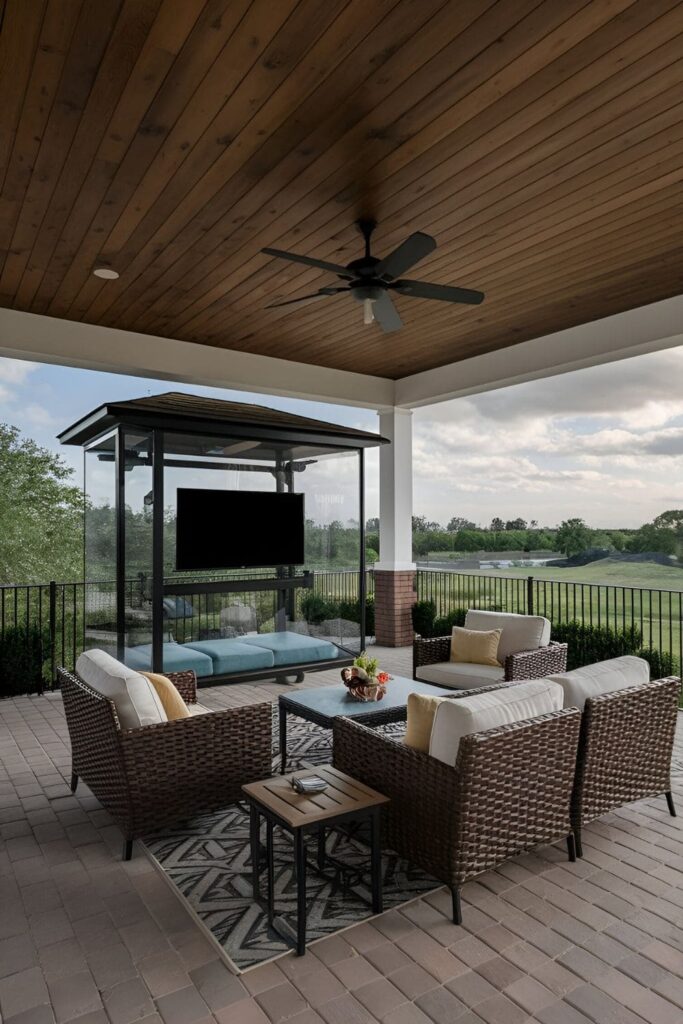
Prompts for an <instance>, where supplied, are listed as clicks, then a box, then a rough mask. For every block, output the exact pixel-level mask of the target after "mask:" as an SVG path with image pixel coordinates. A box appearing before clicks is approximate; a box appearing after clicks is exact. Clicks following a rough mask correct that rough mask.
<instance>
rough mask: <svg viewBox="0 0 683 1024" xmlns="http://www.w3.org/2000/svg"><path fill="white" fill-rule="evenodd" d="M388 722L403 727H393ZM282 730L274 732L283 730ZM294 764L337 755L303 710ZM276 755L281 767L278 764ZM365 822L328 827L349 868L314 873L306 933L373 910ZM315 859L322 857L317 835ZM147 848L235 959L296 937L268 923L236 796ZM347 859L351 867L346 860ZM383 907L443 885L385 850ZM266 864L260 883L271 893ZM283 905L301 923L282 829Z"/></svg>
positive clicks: (282, 911)
mask: <svg viewBox="0 0 683 1024" xmlns="http://www.w3.org/2000/svg"><path fill="white" fill-rule="evenodd" d="M386 728H387V729H388V730H393V729H396V728H397V727H396V726H387V727H386ZM275 734H276V733H275ZM288 754H289V758H290V766H291V770H294V769H296V768H297V767H304V766H305V765H312V764H327V763H329V762H330V761H331V760H332V749H331V733H330V732H329V731H327V730H323V729H320V728H319V727H318V726H315V725H312V724H310V723H308V722H303V721H301V720H300V719H296V718H290V719H289V720H288ZM277 766H278V765H277V758H275V759H274V765H273V767H274V769H275V770H276V769H277ZM365 839H366V837H365V834H364V832H363V830H362V829H359V830H357V831H356V832H354V831H353V830H350V832H349V834H343V833H342V832H337V831H332V832H328V837H327V853H328V854H329V855H330V856H331V857H332V858H334V861H335V862H341V863H342V864H343V865H344V868H345V870H344V871H343V872H341V871H339V870H338V869H336V868H335V867H334V866H333V865H330V866H328V868H327V869H326V871H325V877H322V876H321V875H319V874H318V873H317V872H316V871H315V870H314V869H313V868H311V869H310V870H309V871H308V872H307V880H306V892H307V899H308V917H307V936H308V941H309V942H312V941H315V940H316V939H321V938H325V937H326V936H328V935H331V934H333V933H334V932H338V931H341V930H343V929H344V928H348V927H349V926H351V925H354V924H357V923H358V922H359V921H363V920H365V919H366V918H369V917H371V916H372V910H371V907H370V905H369V901H370V885H369V881H370V879H369V854H368V847H367V845H366V842H365ZM309 841H310V843H311V849H310V852H309V861H310V860H312V859H314V858H315V852H316V851H315V837H312V838H311V839H310V840H309ZM145 846H146V847H147V851H148V853H149V854H150V855H151V857H152V858H153V859H154V860H155V861H156V863H157V865H158V867H159V868H160V869H161V871H162V872H163V873H164V875H165V876H166V878H167V880H168V881H169V882H170V883H171V884H172V885H173V886H174V887H175V889H176V891H177V892H178V893H179V894H180V896H181V897H182V898H183V899H184V900H185V901H187V904H188V905H189V907H190V908H191V910H192V911H193V912H194V914H195V915H196V917H197V918H198V920H199V921H200V922H201V924H202V925H203V926H204V928H205V929H206V930H207V931H208V933H209V934H210V935H211V937H212V938H213V939H214V940H215V942H216V943H217V944H218V946H219V947H220V950H221V952H222V953H223V955H224V956H225V957H227V959H228V960H229V961H230V963H231V965H232V966H233V967H234V968H235V969H236V970H237V971H238V972H242V971H244V970H247V969H248V968H250V967H255V966H256V965H258V964H262V963H264V962H266V961H268V960H273V959H275V958H277V957H279V956H282V955H283V954H284V953H286V952H288V950H289V949H290V946H289V945H288V943H287V942H286V940H285V939H284V938H282V937H281V935H280V934H278V931H275V930H274V929H272V928H270V927H269V925H268V919H267V916H266V914H265V911H264V909H263V908H262V906H261V905H259V904H257V903H255V902H254V901H253V900H252V891H251V861H250V849H249V814H248V810H247V808H246V806H245V805H243V804H237V805H234V806H232V807H230V808H228V809H227V810H224V811H220V812H219V813H217V814H207V815H203V816H202V817H199V818H195V819H193V820H192V821H188V822H186V823H184V824H183V825H181V826H178V827H176V828H173V829H167V830H164V831H163V832H157V833H155V834H154V835H153V836H150V837H148V838H147V839H145ZM347 868H348V869H347ZM382 870H383V880H384V884H383V894H384V907H385V909H389V908H391V907H397V906H400V905H401V904H403V903H407V902H409V901H410V900H413V899H416V898H417V897H419V896H422V895H423V894H425V893H428V892H432V891H433V890H434V889H436V888H439V886H440V883H439V882H437V881H436V880H435V879H433V878H431V877H430V876H429V875H426V874H425V873H424V872H421V871H418V870H417V869H414V868H412V867H410V865H408V864H407V863H406V862H405V861H403V860H401V859H400V858H399V857H398V856H396V855H394V854H391V853H388V852H385V853H384V855H383V860H382ZM265 881H266V879H265V872H263V874H262V889H263V895H265ZM275 908H276V915H277V916H276V924H277V925H278V930H282V929H285V930H287V925H289V927H290V928H294V927H296V879H295V876H294V871H293V851H292V846H291V839H290V837H289V836H288V835H287V833H284V832H282V831H280V830H279V829H276V830H275Z"/></svg>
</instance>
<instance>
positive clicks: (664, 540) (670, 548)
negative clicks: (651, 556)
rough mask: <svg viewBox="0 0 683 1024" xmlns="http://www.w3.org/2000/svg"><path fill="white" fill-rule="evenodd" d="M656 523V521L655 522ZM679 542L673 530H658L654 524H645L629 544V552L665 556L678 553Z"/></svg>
mask: <svg viewBox="0 0 683 1024" xmlns="http://www.w3.org/2000/svg"><path fill="white" fill-rule="evenodd" d="M655 522H656V520H655ZM677 547H678V542H677V539H676V534H675V533H674V531H673V530H670V529H667V528H666V527H665V528H663V529H662V528H658V527H656V526H655V524H654V523H645V525H644V526H641V528H640V529H639V530H636V532H635V533H634V534H633V536H632V537H631V539H630V540H629V542H628V549H629V551H637V552H644V551H658V552H659V553H660V554H663V555H673V554H675V553H676V549H677Z"/></svg>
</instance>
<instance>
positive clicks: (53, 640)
mask: <svg viewBox="0 0 683 1024" xmlns="http://www.w3.org/2000/svg"><path fill="white" fill-rule="evenodd" d="M50 666H51V667H50V676H51V679H50V685H51V686H54V685H55V683H56V682H57V584H56V583H55V581H54V580H50Z"/></svg>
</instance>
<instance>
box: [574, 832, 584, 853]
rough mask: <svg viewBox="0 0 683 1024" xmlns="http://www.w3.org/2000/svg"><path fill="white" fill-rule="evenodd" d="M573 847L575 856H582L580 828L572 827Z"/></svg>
mask: <svg viewBox="0 0 683 1024" xmlns="http://www.w3.org/2000/svg"><path fill="white" fill-rule="evenodd" d="M574 848H575V850H576V856H577V857H583V845H582V843H581V829H578V828H575V829H574Z"/></svg>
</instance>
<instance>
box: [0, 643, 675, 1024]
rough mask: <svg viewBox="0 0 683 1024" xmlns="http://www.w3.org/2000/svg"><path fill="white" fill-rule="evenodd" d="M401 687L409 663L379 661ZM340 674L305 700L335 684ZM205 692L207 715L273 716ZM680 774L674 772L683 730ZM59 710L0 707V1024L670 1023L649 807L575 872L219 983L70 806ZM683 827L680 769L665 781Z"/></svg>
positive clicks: (217, 973)
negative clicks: (455, 918) (460, 917)
mask: <svg viewBox="0 0 683 1024" xmlns="http://www.w3.org/2000/svg"><path fill="white" fill-rule="evenodd" d="M378 654H379V655H380V659H381V664H382V666H383V667H385V668H387V669H388V670H389V671H393V672H395V673H397V674H403V675H409V674H410V668H409V661H410V652H409V651H408V650H407V649H403V650H386V651H381V650H379V649H378ZM337 682H338V677H337V675H336V673H327V674H320V675H312V676H310V677H309V679H308V680H307V681H306V683H305V684H304V685H313V686H319V685H322V684H323V683H330V684H332V683H337ZM282 689H284V687H281V686H278V685H276V684H269V683H257V684H253V685H251V686H246V685H245V686H222V687H215V688H212V689H206V690H203V691H202V693H201V698H200V699H201V700H202V702H203V703H205V704H207V705H208V706H211V707H214V708H220V707H227V706H230V705H233V704H235V703H250V702H253V701H255V700H274V699H275V697H276V696H277V694H278V693H279V692H281V690H282ZM676 756H677V759H678V758H683V728H680V729H679V735H678V743H677V752H676ZM69 773H70V754H69V742H68V736H67V731H66V723H65V720H64V714H63V709H62V703H61V698H60V697H59V694H51V695H49V696H45V697H31V698H27V697H24V698H16V699H11V700H5V701H0V1022H4V1024H51V1022H53V1021H55V1020H56V1021H58V1022H60V1024H62V1022H67V1021H68V1022H72V1021H79V1022H80V1024H106V1022H111V1024H129V1022H132V1021H138V1020H142V1021H145V1022H146V1024H153V1022H160V1021H164V1022H165V1024H199V1022H209V1021H218V1022H221V1024H269V1022H270V1024H278V1022H280V1021H285V1020H291V1021H294V1022H296V1024H320V1022H321V1021H324V1022H326V1024H370V1022H375V1021H381V1022H383V1024H430V1022H431V1024H451V1022H459V1024H480V1022H487V1024H520V1022H522V1021H526V1020H535V1021H541V1022H542V1024H585V1022H586V1021H591V1022H594V1024H642V1022H643V1021H646V1022H648V1024H680V1022H681V1021H683V841H682V840H683V818H677V819H673V818H670V817H669V816H668V814H667V810H666V804H665V801H664V799H663V798H662V799H660V800H648V801H644V802H642V803H639V804H634V805H632V806H630V807H628V808H625V809H624V810H621V811H619V812H618V813H614V814H611V815H609V816H607V817H606V818H604V819H602V820H601V821H599V822H597V823H595V824H594V825H593V826H591V827H590V828H589V829H588V830H587V831H586V833H585V835H584V853H585V857H584V859H583V860H582V861H580V862H578V863H576V864H568V863H567V861H566V859H565V854H564V850H563V848H560V847H558V848H557V849H555V848H543V849H542V850H539V851H538V852H537V853H535V854H534V855H532V856H524V857H519V858H517V859H515V860H513V861H510V862H508V863H507V864H504V865H502V866H501V867H500V869H499V870H497V871H494V872H489V873H487V874H486V875H483V876H481V878H480V879H479V880H477V881H476V882H472V883H469V884H468V885H466V886H465V888H464V891H463V902H464V923H463V925H462V926H461V927H456V926H455V925H453V924H452V922H451V921H450V919H449V916H448V914H449V908H450V895H449V894H448V893H447V891H446V890H440V891H439V892H438V893H436V894H434V895H433V896H431V897H428V898H426V899H424V900H418V901H416V902H414V903H412V904H409V905H408V906H406V907H404V908H403V909H402V910H400V911H391V912H389V913H387V914H384V915H382V916H381V917H379V918H375V919H373V921H372V922H371V923H370V922H366V923H363V924H359V925H358V926H356V927H355V928H352V929H350V930H348V931H346V932H344V933H343V934H342V935H339V936H333V937H331V938H329V939H325V940H324V941H322V942H320V943H318V944H316V945H315V946H314V947H313V948H312V949H311V950H309V952H308V953H307V955H306V956H305V957H304V958H301V959H297V958H294V957H292V956H288V957H285V958H283V959H281V960H279V961H278V962H277V963H274V964H266V965H264V966H262V967H258V968H256V969H255V970H253V971H251V972H248V973H246V974H244V975H242V976H241V977H239V978H238V977H236V976H235V975H233V974H232V973H231V972H230V971H229V969H228V968H227V967H226V966H225V964H224V963H223V961H222V960H221V959H220V958H219V956H218V954H217V953H216V951H215V948H214V947H213V946H212V944H211V943H210V942H209V941H208V940H207V939H206V938H205V937H204V935H203V933H202V932H201V931H200V929H199V928H198V926H197V925H196V924H195V923H194V921H193V919H192V918H191V917H190V916H189V914H188V913H187V912H186V911H185V910H184V908H183V906H182V904H181V903H180V902H179V901H178V900H177V899H176V897H175V896H174V895H173V893H172V892H171V890H170V889H169V888H168V886H167V884H166V883H165V881H164V880H163V879H162V878H161V877H160V876H159V874H158V873H157V871H156V870H155V869H154V867H153V866H152V865H151V863H150V862H149V861H148V860H147V858H146V857H145V856H144V854H142V853H141V852H140V849H139V848H136V849H135V852H134V857H133V860H132V861H131V862H129V863H123V862H122V861H121V859H120V856H121V836H120V833H119V832H118V830H117V829H116V828H115V827H114V826H113V825H112V823H111V821H110V819H109V816H108V815H107V813H106V812H105V811H104V810H103V809H102V808H101V807H100V805H99V804H98V802H97V800H96V799H95V798H94V797H93V796H92V795H90V794H89V793H88V791H87V788H86V787H84V786H79V789H78V792H77V794H76V796H72V795H71V793H70V791H69V788H68V785H67V779H68V777H69ZM674 793H675V795H677V798H678V801H679V804H680V806H681V809H682V811H683V771H680V770H679V771H677V773H676V775H675V778H674Z"/></svg>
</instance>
